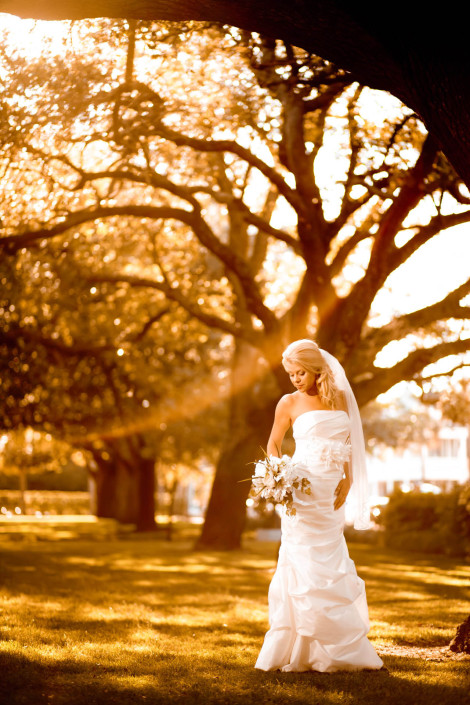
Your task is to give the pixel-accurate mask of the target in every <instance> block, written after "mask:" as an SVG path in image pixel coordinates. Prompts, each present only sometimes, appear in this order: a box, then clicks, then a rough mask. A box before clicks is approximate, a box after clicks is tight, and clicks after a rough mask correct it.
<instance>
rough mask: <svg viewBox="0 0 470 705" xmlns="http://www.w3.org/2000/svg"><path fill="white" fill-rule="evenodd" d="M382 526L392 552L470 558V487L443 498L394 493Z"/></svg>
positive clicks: (441, 496)
mask: <svg viewBox="0 0 470 705" xmlns="http://www.w3.org/2000/svg"><path fill="white" fill-rule="evenodd" d="M378 523H379V524H380V525H381V526H382V527H383V529H384V540H385V545H386V546H389V547H390V548H398V549H409V550H415V551H422V552H425V553H441V554H445V555H449V556H466V555H470V485H469V486H466V487H464V488H462V487H460V488H458V489H456V490H453V491H452V492H447V493H445V494H439V495H435V494H427V493H426V494H424V493H420V492H409V493H404V492H401V491H398V492H394V493H393V494H392V495H391V497H390V501H389V503H388V504H387V505H386V506H385V507H384V508H383V510H382V514H381V515H380V519H379V522H378Z"/></svg>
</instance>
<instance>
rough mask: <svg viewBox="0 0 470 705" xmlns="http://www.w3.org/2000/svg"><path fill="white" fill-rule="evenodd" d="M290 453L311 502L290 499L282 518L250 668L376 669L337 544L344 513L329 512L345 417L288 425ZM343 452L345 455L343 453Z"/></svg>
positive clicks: (309, 416)
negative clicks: (265, 617) (290, 508)
mask: <svg viewBox="0 0 470 705" xmlns="http://www.w3.org/2000/svg"><path fill="white" fill-rule="evenodd" d="M293 432H294V439H295V453H294V456H293V460H295V461H296V462H298V463H299V465H298V467H299V470H300V472H301V474H302V475H304V476H305V477H308V479H309V480H310V484H311V489H312V494H311V495H308V494H305V493H303V492H296V493H295V508H296V514H295V515H294V516H288V515H287V514H286V513H285V511H283V515H282V539H281V547H280V551H279V559H278V564H277V568H276V572H275V574H274V576H273V579H272V581H271V585H270V587H269V595H268V599H269V624H270V629H269V631H268V632H267V634H266V636H265V639H264V644H263V647H262V649H261V652H260V654H259V656H258V660H257V662H256V665H255V668H258V669H261V670H263V671H271V670H277V669H280V670H282V671H310V670H313V671H322V672H333V671H341V670H360V669H364V668H369V669H380V668H381V667H382V666H383V662H382V660H381V659H380V658H379V656H378V655H377V653H376V652H375V650H374V648H373V646H372V644H371V643H370V642H369V640H368V639H367V633H368V631H369V616H368V608H367V600H366V593H365V587H364V581H363V580H361V578H359V577H358V575H357V573H356V568H355V565H354V563H353V561H352V560H351V558H350V557H349V553H348V549H347V546H346V542H345V539H344V536H343V525H344V505H343V507H341V508H340V509H338V510H335V509H334V508H333V502H334V490H335V488H336V486H337V484H338V482H339V480H340V479H341V477H342V464H341V463H338V462H336V463H335V462H334V451H332V450H331V449H332V448H334V447H335V444H336V447H338V442H340V444H339V445H340V446H341V445H342V444H343V443H344V442H345V441H346V440H347V439H348V435H349V417H348V415H347V413H346V412H345V411H340V410H313V411H307V412H305V413H303V414H301V415H300V416H299V417H298V418H297V419H296V420H295V421H294V424H293ZM343 452H344V448H343Z"/></svg>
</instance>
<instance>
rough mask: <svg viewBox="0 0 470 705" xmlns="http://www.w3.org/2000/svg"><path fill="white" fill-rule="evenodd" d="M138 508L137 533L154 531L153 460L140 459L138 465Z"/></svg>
mask: <svg viewBox="0 0 470 705" xmlns="http://www.w3.org/2000/svg"><path fill="white" fill-rule="evenodd" d="M138 481H139V498H138V500H139V508H138V516H137V521H136V522H135V524H136V527H137V531H155V529H156V528H157V527H156V524H155V460H154V459H153V458H141V459H140V464H139V473H138Z"/></svg>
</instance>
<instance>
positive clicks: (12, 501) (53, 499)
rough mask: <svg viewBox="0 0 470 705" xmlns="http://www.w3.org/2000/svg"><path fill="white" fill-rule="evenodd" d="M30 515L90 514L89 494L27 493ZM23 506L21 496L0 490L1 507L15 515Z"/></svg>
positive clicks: (13, 492)
mask: <svg viewBox="0 0 470 705" xmlns="http://www.w3.org/2000/svg"><path fill="white" fill-rule="evenodd" d="M25 498H26V502H27V511H28V514H35V512H41V513H42V514H90V495H89V494H88V492H51V491H47V490H43V491H36V490H28V491H27V492H26V497H25ZM20 505H21V494H20V492H18V491H15V490H0V507H1V508H3V509H5V510H7V511H10V512H13V513H15V507H18V506H20Z"/></svg>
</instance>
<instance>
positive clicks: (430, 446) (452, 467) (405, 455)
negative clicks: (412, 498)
mask: <svg viewBox="0 0 470 705" xmlns="http://www.w3.org/2000/svg"><path fill="white" fill-rule="evenodd" d="M468 445H469V430H468V429H467V428H465V427H462V426H454V425H448V426H447V425H443V426H441V428H440V429H439V431H438V432H437V434H436V435H435V436H433V437H431V438H429V440H428V441H427V442H426V443H423V444H415V445H413V446H410V447H408V448H406V449H403V450H400V451H398V450H395V449H394V448H385V449H382V450H381V451H380V452H379V453H377V454H373V455H369V454H368V457H367V468H368V476H369V487H370V492H371V496H372V497H377V498H379V497H385V496H388V495H390V494H391V493H392V492H393V490H395V489H402V490H404V491H409V490H411V489H421V490H422V491H435V492H439V491H448V490H451V489H452V488H453V487H455V486H456V485H463V484H465V483H466V482H469V481H470V467H469V455H468ZM372 502H373V500H372Z"/></svg>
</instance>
